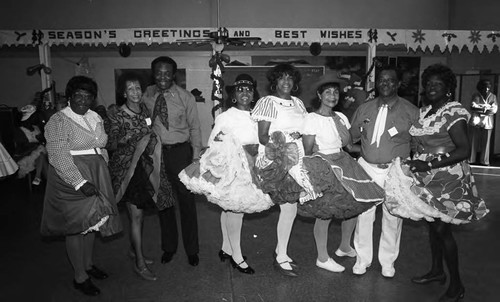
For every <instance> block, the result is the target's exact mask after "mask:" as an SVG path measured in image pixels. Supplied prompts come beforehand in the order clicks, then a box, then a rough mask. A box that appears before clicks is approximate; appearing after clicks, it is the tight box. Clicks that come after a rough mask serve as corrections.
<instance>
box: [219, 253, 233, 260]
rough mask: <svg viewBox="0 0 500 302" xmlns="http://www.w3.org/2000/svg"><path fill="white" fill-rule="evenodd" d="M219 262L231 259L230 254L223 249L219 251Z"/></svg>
mask: <svg viewBox="0 0 500 302" xmlns="http://www.w3.org/2000/svg"><path fill="white" fill-rule="evenodd" d="M219 258H220V262H225V261H226V260H227V259H231V255H229V254H228V253H226V252H224V251H223V250H220V251H219Z"/></svg>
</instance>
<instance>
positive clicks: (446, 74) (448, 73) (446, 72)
mask: <svg viewBox="0 0 500 302" xmlns="http://www.w3.org/2000/svg"><path fill="white" fill-rule="evenodd" d="M431 76H437V77H439V78H440V79H441V81H443V83H444V85H445V86H446V88H447V89H448V91H449V92H451V93H454V92H455V89H456V88H457V78H456V76H455V73H453V71H452V70H451V69H450V68H449V67H448V66H446V65H443V64H434V65H431V66H429V67H427V68H426V69H425V70H424V72H423V73H422V87H423V88H424V89H425V85H426V84H427V82H428V81H429V78H430V77H431Z"/></svg>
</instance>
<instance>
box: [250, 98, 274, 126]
mask: <svg viewBox="0 0 500 302" xmlns="http://www.w3.org/2000/svg"><path fill="white" fill-rule="evenodd" d="M250 116H251V118H252V119H253V120H254V121H257V122H258V121H267V122H274V121H275V120H276V118H277V117H278V110H277V109H276V107H275V104H274V101H273V99H272V97H270V96H265V97H263V98H260V99H259V100H258V101H257V104H255V107H254V108H253V110H252V112H251V113H250Z"/></svg>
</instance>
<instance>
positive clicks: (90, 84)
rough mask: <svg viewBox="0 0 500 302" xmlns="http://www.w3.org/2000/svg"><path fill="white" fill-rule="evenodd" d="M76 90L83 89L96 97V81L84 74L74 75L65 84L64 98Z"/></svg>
mask: <svg viewBox="0 0 500 302" xmlns="http://www.w3.org/2000/svg"><path fill="white" fill-rule="evenodd" d="M77 90H85V91H86V92H88V93H90V94H91V95H92V96H93V97H94V98H96V97H97V83H96V82H95V81H94V80H92V79H91V78H88V77H86V76H74V77H72V78H71V79H70V80H69V81H68V84H66V92H65V93H66V98H67V99H70V98H71V97H72V96H73V94H74V93H75V92H76V91H77Z"/></svg>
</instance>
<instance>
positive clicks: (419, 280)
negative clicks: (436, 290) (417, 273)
mask: <svg viewBox="0 0 500 302" xmlns="http://www.w3.org/2000/svg"><path fill="white" fill-rule="evenodd" d="M411 282H413V283H416V284H427V283H431V282H439V283H440V284H444V283H445V282H446V275H445V274H444V273H441V274H437V275H436V274H431V273H427V274H425V275H423V276H421V277H414V278H412V279H411Z"/></svg>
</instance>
